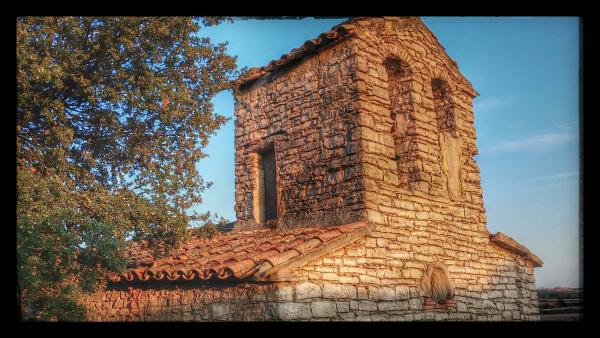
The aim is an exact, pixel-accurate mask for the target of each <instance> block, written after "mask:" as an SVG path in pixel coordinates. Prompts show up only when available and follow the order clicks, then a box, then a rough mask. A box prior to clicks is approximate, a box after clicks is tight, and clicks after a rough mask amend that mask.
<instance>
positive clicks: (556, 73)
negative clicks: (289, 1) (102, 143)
mask: <svg viewBox="0 0 600 338" xmlns="http://www.w3.org/2000/svg"><path fill="white" fill-rule="evenodd" d="M422 19H423V21H424V22H425V24H426V25H427V26H428V27H429V29H430V30H431V31H433V32H434V34H436V36H437V37H438V39H439V40H440V42H441V43H442V45H443V46H444V47H445V48H446V51H447V53H448V54H449V55H450V57H452V58H453V59H455V60H456V61H457V62H458V65H459V68H460V71H461V72H462V73H463V74H464V75H465V76H466V77H467V78H468V79H469V80H470V81H471V83H472V84H473V86H474V87H475V89H476V90H477V91H478V92H479V97H477V98H476V99H475V101H474V109H475V127H476V128H477V137H478V139H477V145H478V148H479V155H477V156H476V160H477V161H478V163H479V166H480V169H481V179H482V186H483V195H484V203H485V208H486V210H487V216H488V229H489V230H490V231H491V232H497V231H501V232H503V233H505V234H507V235H509V236H512V237H513V238H515V239H516V240H518V241H519V242H521V243H522V244H524V245H525V246H527V247H528V248H530V249H531V250H532V251H533V252H535V253H536V254H537V255H538V256H539V257H540V258H542V260H543V261H544V263H545V264H544V267H543V268H538V269H536V280H537V286H538V287H553V286H572V287H576V286H579V283H580V268H579V262H580V256H579V251H580V249H579V239H580V231H579V227H580V224H579V223H580V221H579V220H580V218H579V180H580V175H579V164H580V163H579V150H580V148H579V77H578V76H579V75H578V72H579V62H578V61H579V31H578V29H579V27H578V25H579V23H578V19H577V18H569V17H551V18H542V17H535V18H527V17H519V18H510V17H509V18H496V17H485V18H477V17H468V18H464V17H424V18H422ZM341 21H343V19H327V20H323V19H321V20H316V19H303V20H235V21H234V23H231V24H230V23H228V24H222V25H219V26H216V27H209V28H203V29H202V30H201V35H204V36H208V37H210V38H211V39H213V41H215V42H222V41H228V42H229V48H228V50H229V53H230V54H233V55H237V57H238V65H239V66H240V67H243V66H247V67H256V66H264V65H266V64H267V63H268V62H269V61H271V60H273V59H276V58H279V57H280V56H281V55H282V54H285V53H287V52H289V51H290V50H291V49H293V48H296V47H298V46H300V45H301V44H302V43H303V42H304V41H306V40H308V39H312V38H315V37H316V36H318V35H319V34H320V33H322V32H324V31H327V30H329V29H330V28H331V27H332V26H334V25H335V24H337V23H339V22H341ZM213 103H214V106H215V111H216V112H218V113H219V114H221V115H224V116H229V117H232V119H231V120H230V121H229V122H228V123H227V124H226V125H225V126H224V127H222V128H221V129H220V130H219V131H218V132H217V133H216V135H214V136H213V137H212V138H211V141H210V143H209V145H208V147H207V148H206V149H205V150H206V152H207V153H208V155H209V156H208V157H207V158H206V159H203V160H202V161H201V162H200V163H199V164H198V168H199V170H200V172H201V174H202V175H203V176H204V178H205V179H206V180H208V181H212V182H213V183H214V184H213V186H212V187H211V188H210V189H208V190H206V191H205V193H204V203H203V204H202V205H201V206H199V207H198V210H199V211H207V210H210V211H211V212H215V213H217V214H218V215H219V216H223V217H226V218H229V219H230V220H234V219H235V213H234V210H233V208H234V191H235V186H234V182H235V175H234V147H233V144H234V128H233V97H232V94H231V92H223V93H221V94H219V95H217V96H216V97H215V98H214V99H213Z"/></svg>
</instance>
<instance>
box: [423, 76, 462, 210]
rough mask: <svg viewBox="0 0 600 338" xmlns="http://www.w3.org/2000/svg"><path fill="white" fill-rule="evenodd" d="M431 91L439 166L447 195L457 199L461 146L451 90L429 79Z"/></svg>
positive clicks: (445, 85) (459, 194)
mask: <svg viewBox="0 0 600 338" xmlns="http://www.w3.org/2000/svg"><path fill="white" fill-rule="evenodd" d="M431 91H432V93H433V107H434V110H435V115H436V120H437V126H438V135H439V144H440V158H441V167H442V171H443V173H444V176H445V177H444V179H445V181H446V186H447V191H448V197H450V199H453V200H457V199H460V198H461V197H462V179H461V169H462V165H461V156H462V146H461V142H460V138H459V137H458V130H457V126H456V120H455V118H456V117H455V114H454V105H453V103H452V91H451V89H450V87H449V86H448V84H447V83H446V82H445V81H443V80H441V79H433V80H432V81H431Z"/></svg>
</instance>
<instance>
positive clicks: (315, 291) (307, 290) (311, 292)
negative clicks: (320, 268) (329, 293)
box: [296, 282, 322, 300]
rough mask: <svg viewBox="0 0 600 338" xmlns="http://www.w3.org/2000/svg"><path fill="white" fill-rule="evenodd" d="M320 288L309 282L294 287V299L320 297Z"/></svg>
mask: <svg viewBox="0 0 600 338" xmlns="http://www.w3.org/2000/svg"><path fill="white" fill-rule="evenodd" d="M321 295H322V293H321V287H320V286H319V285H318V284H315V283H311V282H304V283H300V284H298V285H297V286H296V298H297V299H298V300H304V299H307V298H318V297H321Z"/></svg>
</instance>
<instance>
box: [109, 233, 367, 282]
mask: <svg viewBox="0 0 600 338" xmlns="http://www.w3.org/2000/svg"><path fill="white" fill-rule="evenodd" d="M367 229H368V227H367V223H366V222H355V223H350V224H345V225H340V226H335V227H328V228H298V229H275V230H271V229H260V230H251V231H239V232H236V231H233V232H228V233H218V234H216V235H215V236H213V237H211V238H206V237H202V238H193V239H191V240H189V241H187V242H185V243H184V244H182V245H181V246H180V247H178V248H177V249H175V250H172V251H171V252H170V253H169V254H168V255H166V256H165V257H160V258H155V257H153V256H152V253H151V251H150V250H143V249H141V247H140V246H139V245H138V244H132V245H131V246H130V247H129V249H128V251H127V252H126V256H127V257H128V258H129V260H130V266H131V269H129V270H128V271H126V272H124V273H121V274H120V275H113V276H112V277H111V281H112V282H115V283H116V282H124V281H134V280H137V281H142V282H143V281H148V280H163V279H167V280H171V281H174V280H197V279H199V280H211V279H213V280H214V279H220V280H224V279H237V280H241V279H245V278H249V277H252V276H254V277H257V276H258V275H257V273H259V270H260V273H259V274H260V275H265V272H266V271H264V270H265V268H266V270H271V269H272V270H276V269H278V268H281V267H282V266H285V265H289V264H291V262H292V261H296V260H302V259H303V258H311V259H312V258H315V257H317V256H315V253H320V251H322V249H323V248H327V247H328V246H329V245H330V244H336V245H345V244H348V243H350V242H352V241H354V240H356V239H357V238H358V237H357V235H359V236H362V235H363V234H366V231H367ZM325 253H326V252H323V253H322V254H325ZM267 275H268V272H267Z"/></svg>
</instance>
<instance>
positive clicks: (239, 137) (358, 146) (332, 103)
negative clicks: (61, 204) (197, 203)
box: [89, 17, 542, 321]
mask: <svg viewBox="0 0 600 338" xmlns="http://www.w3.org/2000/svg"><path fill="white" fill-rule="evenodd" d="M235 94H236V109H235V115H236V121H235V127H236V133H235V150H236V154H235V165H236V171H235V174H236V195H235V200H236V206H235V211H236V215H237V219H238V221H237V224H236V227H235V230H234V232H235V231H238V232H241V231H246V230H247V229H260V228H263V229H264V228H265V227H267V228H270V229H273V231H278V230H277V229H290V228H302V227H313V226H317V227H335V226H339V225H343V224H348V223H351V222H356V221H363V222H367V224H368V231H366V232H365V235H364V236H361V237H356V238H358V239H356V240H354V239H353V240H352V241H347V243H346V242H345V243H344V244H343V245H341V244H340V245H337V246H333V245H329V244H328V246H327V248H328V249H319V250H320V251H313V253H311V254H310V255H305V254H304V253H303V252H301V254H300V255H299V256H298V257H308V258H306V259H305V260H304V261H302V262H301V263H297V264H292V263H289V262H291V260H290V261H289V262H288V263H286V264H291V265H290V266H292V267H293V268H288V269H287V270H286V271H287V272H286V273H275V274H272V275H270V276H271V277H269V278H266V277H261V276H263V275H261V274H260V273H259V272H256V273H254V274H252V275H251V277H248V278H246V277H244V278H245V279H240V280H238V281H236V282H230V283H231V284H227V283H225V284H223V283H219V282H211V283H212V284H211V283H204V282H200V281H199V282H185V283H179V282H170V283H167V284H161V285H158V284H157V286H148V285H142V284H141V283H138V284H135V283H133V284H131V285H128V286H119V285H115V286H113V287H112V289H110V290H107V291H102V292H100V293H99V294H98V295H96V296H94V297H93V298H90V300H89V303H90V308H91V309H93V311H92V312H93V313H94V317H93V318H94V319H96V320H184V321H185V320H340V321H356V320H359V321H381V320H391V321H404V320H538V319H539V314H538V303H537V294H536V288H535V278H534V272H533V269H534V267H539V266H541V265H542V262H541V260H540V259H539V258H538V257H537V256H535V255H534V254H533V253H531V252H530V251H529V250H528V249H527V248H525V247H524V246H522V245H520V244H519V243H517V242H516V241H514V240H513V239H511V238H510V237H508V236H506V235H504V234H501V233H498V234H495V235H492V234H490V233H489V231H488V230H487V228H486V214H485V208H484V205H483V194H482V189H481V185H480V175H479V168H478V165H477V163H476V161H475V160H474V158H473V157H474V156H475V155H476V154H477V146H476V132H475V127H474V111H473V105H472V102H473V98H474V97H475V96H477V95H478V94H477V92H476V91H475V90H474V89H473V87H472V86H471V84H470V82H469V81H468V80H467V79H466V78H465V77H464V76H463V75H462V74H461V73H460V72H459V70H458V66H457V64H456V62H455V61H454V60H452V59H451V58H450V57H449V56H448V55H447V54H446V52H445V50H444V48H443V47H442V46H441V45H440V43H439V42H438V40H437V39H436V37H435V36H434V35H433V33H432V32H431V31H429V29H428V28H427V27H426V26H425V25H424V24H423V22H422V21H421V20H420V19H419V18H412V17H384V18H354V19H350V20H348V21H346V22H344V23H342V24H340V25H338V26H336V27H334V28H333V29H332V30H331V31H330V32H327V33H324V34H322V35H321V36H320V37H319V38H317V39H314V40H311V41H308V42H307V43H305V44H304V45H303V46H302V47H300V48H298V49H295V50H293V51H292V52H290V54H287V55H284V56H283V57H282V58H281V59H280V60H277V61H273V62H271V63H270V64H269V65H268V66H266V67H263V68H260V69H253V70H250V71H249V72H248V73H246V74H245V75H244V76H242V77H241V78H240V79H239V80H238V88H237V89H236V91H235ZM265 149H273V152H274V155H275V171H274V175H275V177H274V179H275V191H276V199H277V203H276V206H277V210H276V215H277V217H276V219H274V220H269V221H265V220H263V219H260V217H259V216H257V215H259V214H260V213H259V212H257V210H258V208H264V205H261V203H263V202H261V198H262V197H261V196H262V195H261V189H262V186H263V185H264V182H263V181H264V180H263V178H262V176H261V175H263V176H264V173H263V172H262V171H261V164H260V163H261V153H262V152H263V151H265ZM332 229H333V228H332ZM323 243H324V244H323V247H325V246H326V245H325V244H326V243H325V241H324V242H323ZM340 243H341V242H340ZM300 251H301V250H300ZM303 255H304V256H303ZM309 258H310V259H309ZM294 259H299V258H294ZM257 264H263V263H262V261H261V262H258V263H257ZM261 266H264V265H261ZM270 267H272V266H270ZM435 267H437V270H436V269H435ZM257 269H258V265H257ZM260 271H263V270H260ZM426 271H430V274H431V271H438V272H436V273H439V276H443V277H445V278H446V279H433V277H431V278H432V279H431V280H429V279H428V278H430V274H426V273H425V272H426ZM249 276H250V275H249ZM439 280H449V285H440V283H441V282H439ZM424 285H425V286H427V287H425V286H424ZM442 286H443V287H446V290H450V291H449V292H450V293H449V295H448V296H445V301H444V302H437V301H435V300H434V299H433V296H432V295H433V294H432V292H436V290H438V289H440V288H442ZM428 287H429V288H428Z"/></svg>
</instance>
